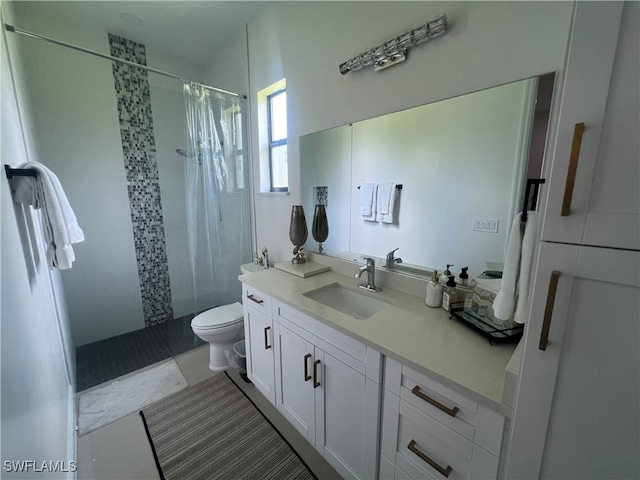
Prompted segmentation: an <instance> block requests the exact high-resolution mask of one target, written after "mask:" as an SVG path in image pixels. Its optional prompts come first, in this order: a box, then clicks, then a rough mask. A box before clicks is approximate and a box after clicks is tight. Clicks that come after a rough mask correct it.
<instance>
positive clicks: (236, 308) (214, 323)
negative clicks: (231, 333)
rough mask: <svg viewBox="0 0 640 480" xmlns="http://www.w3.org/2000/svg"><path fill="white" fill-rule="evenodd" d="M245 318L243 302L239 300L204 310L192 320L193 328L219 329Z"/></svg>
mask: <svg viewBox="0 0 640 480" xmlns="http://www.w3.org/2000/svg"><path fill="white" fill-rule="evenodd" d="M243 320H244V313H243V310H242V304H241V303H239V302H235V303H231V304H229V305H221V306H219V307H214V308H211V309H209V310H207V311H204V312H202V313H200V314H198V315H196V316H195V317H193V320H191V328H195V329H198V330H217V329H221V328H224V327H228V326H230V325H235V324H237V323H240V322H242V321H243Z"/></svg>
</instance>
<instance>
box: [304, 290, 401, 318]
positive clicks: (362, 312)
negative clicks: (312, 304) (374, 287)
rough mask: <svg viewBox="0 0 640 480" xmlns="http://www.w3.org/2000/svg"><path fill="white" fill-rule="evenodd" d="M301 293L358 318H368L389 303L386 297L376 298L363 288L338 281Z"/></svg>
mask: <svg viewBox="0 0 640 480" xmlns="http://www.w3.org/2000/svg"><path fill="white" fill-rule="evenodd" d="M303 295H304V296H305V297H308V298H310V299H312V300H315V301H316V302H318V303H321V304H322V305H325V306H327V307H329V308H333V309H334V310H338V311H339V312H342V313H344V314H345V315H349V316H350V317H353V318H357V319H360V320H363V319H365V318H369V317H370V316H371V315H374V314H376V313H378V312H379V311H380V310H382V309H383V308H385V307H387V306H388V305H390V302H388V301H387V300H386V299H382V298H379V297H378V298H376V297H375V295H376V294H375V293H367V292H365V291H364V290H363V291H359V290H358V289H357V288H352V287H348V286H346V285H342V284H340V283H331V284H329V285H325V286H324V287H320V288H317V289H315V290H311V291H309V292H305V293H303Z"/></svg>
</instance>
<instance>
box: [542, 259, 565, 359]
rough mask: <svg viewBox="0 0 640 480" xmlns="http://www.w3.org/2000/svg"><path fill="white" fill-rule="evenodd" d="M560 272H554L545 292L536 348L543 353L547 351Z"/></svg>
mask: <svg viewBox="0 0 640 480" xmlns="http://www.w3.org/2000/svg"><path fill="white" fill-rule="evenodd" d="M559 277H560V272H558V271H557V270H554V271H553V272H551V278H550V279H549V291H548V292H547V304H546V306H545V307H544V317H543V319H542V331H541V332H540V343H539V344H538V348H539V349H540V350H542V351H543V352H544V351H546V350H547V344H548V343H549V330H550V329H551V317H553V306H554V304H555V303H556V292H557V290H558V278H559Z"/></svg>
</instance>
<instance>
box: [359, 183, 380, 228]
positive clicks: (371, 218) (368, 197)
mask: <svg viewBox="0 0 640 480" xmlns="http://www.w3.org/2000/svg"><path fill="white" fill-rule="evenodd" d="M377 195H378V185H377V184H375V183H365V184H364V185H362V186H361V187H360V215H362V219H363V220H366V221H368V222H375V221H376V202H377Z"/></svg>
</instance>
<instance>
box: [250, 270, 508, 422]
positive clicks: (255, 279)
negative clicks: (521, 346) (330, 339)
mask: <svg viewBox="0 0 640 480" xmlns="http://www.w3.org/2000/svg"><path fill="white" fill-rule="evenodd" d="M238 278H239V279H240V281H242V282H245V283H247V284H248V285H251V286H252V287H254V288H257V289H259V290H261V291H263V292H264V293H265V294H268V295H271V296H272V297H274V298H276V299H278V300H281V301H283V302H285V303H287V304H289V305H290V306H292V307H295V308H297V309H298V310H300V311H302V312H304V313H306V314H308V315H311V316H312V317H314V318H317V319H318V320H320V321H323V322H325V323H327V324H329V325H331V326H333V327H335V328H337V329H339V330H341V331H343V332H345V333H347V334H349V335H351V336H353V337H355V338H356V339H358V340H360V341H362V342H364V343H366V344H367V345H370V346H372V347H373V348H375V349H377V350H379V351H380V352H381V353H383V354H385V355H388V356H390V357H393V358H395V359H397V360H399V361H401V362H402V363H404V364H407V365H408V366H410V367H412V368H416V369H418V370H422V371H424V372H425V373H426V374H427V375H430V376H432V377H433V378H435V379H437V380H439V381H440V382H442V383H444V384H446V385H448V386H451V387H453V388H457V389H458V390H460V391H461V393H464V394H466V395H468V396H469V397H471V398H473V399H474V400H477V401H479V402H481V403H483V404H485V405H487V406H489V407H492V408H494V409H496V410H498V411H499V412H500V413H502V414H504V415H506V416H511V413H512V410H511V408H510V407H509V406H508V405H505V404H504V403H503V402H502V396H503V388H504V381H505V369H506V367H507V364H508V363H509V360H510V359H511V357H512V355H513V352H514V350H515V348H516V344H514V343H511V344H494V345H491V344H490V343H489V341H488V340H487V339H486V337H484V336H482V335H480V334H479V333H477V332H475V331H473V330H472V329H470V328H468V327H467V326H465V325H463V324H462V323H460V322H459V321H458V320H455V319H449V314H448V313H447V312H445V311H444V310H443V309H442V308H430V307H427V306H426V305H425V304H424V299H423V298H420V297H416V296H413V295H408V294H406V293H403V292H400V291H397V290H393V289H391V288H384V286H383V288H384V290H383V291H382V292H380V293H367V292H365V293H367V294H368V295H372V296H375V297H382V298H384V299H385V300H387V301H390V302H391V305H389V306H388V307H386V308H384V309H383V310H381V311H379V312H378V313H376V314H374V315H372V316H371V317H369V318H367V319H365V320H356V319H354V318H352V317H350V316H348V315H345V314H343V313H341V312H338V311H337V310H334V309H332V308H329V307H326V306H324V305H322V304H321V303H318V302H316V301H315V300H312V299H310V298H307V297H305V296H304V295H303V293H305V292H308V291H310V290H315V289H316V288H319V287H322V286H325V285H328V284H331V283H334V282H339V283H342V284H344V285H349V286H357V284H358V283H360V282H361V280H360V279H357V278H353V277H349V276H345V275H340V274H338V273H334V272H326V273H321V274H318V275H314V276H312V277H308V278H300V277H297V276H294V275H291V274H288V273H285V272H282V271H279V270H276V269H273V268H271V269H267V270H259V271H256V272H255V273H250V274H245V275H241V276H240V277H238ZM363 292H364V290H363Z"/></svg>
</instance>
